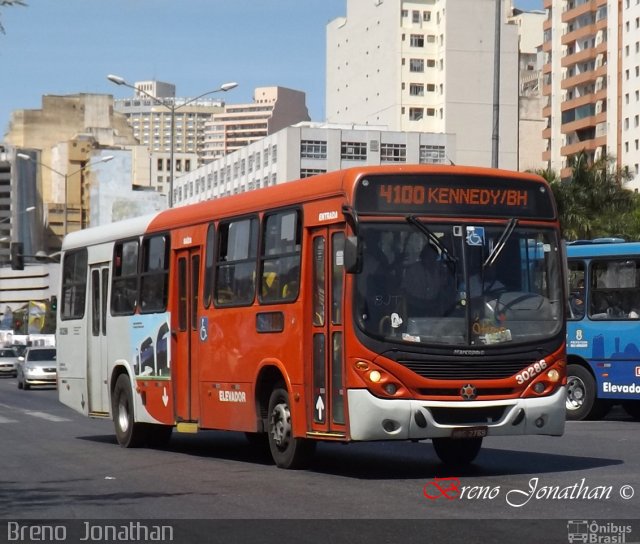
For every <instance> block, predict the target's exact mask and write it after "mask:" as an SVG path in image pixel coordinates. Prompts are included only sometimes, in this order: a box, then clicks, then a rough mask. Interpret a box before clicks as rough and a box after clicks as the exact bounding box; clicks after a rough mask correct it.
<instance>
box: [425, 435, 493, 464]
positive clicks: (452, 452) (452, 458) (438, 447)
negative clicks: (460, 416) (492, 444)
mask: <svg viewBox="0 0 640 544" xmlns="http://www.w3.org/2000/svg"><path fill="white" fill-rule="evenodd" d="M432 442H433V449H434V450H435V451H436V455H437V456H438V458H439V459H440V461H442V462H443V463H444V464H445V465H450V466H455V467H462V466H465V465H469V464H471V463H472V462H473V460H474V459H475V458H476V457H477V456H478V454H479V453H480V448H481V447H482V438H462V439H453V438H433V439H432Z"/></svg>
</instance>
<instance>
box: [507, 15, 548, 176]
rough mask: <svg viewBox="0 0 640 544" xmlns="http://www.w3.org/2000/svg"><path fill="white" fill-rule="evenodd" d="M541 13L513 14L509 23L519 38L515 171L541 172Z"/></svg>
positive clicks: (543, 165)
mask: <svg viewBox="0 0 640 544" xmlns="http://www.w3.org/2000/svg"><path fill="white" fill-rule="evenodd" d="M545 17H546V16H545V13H544V11H521V10H518V9H514V10H513V15H512V17H511V18H510V19H509V20H510V21H511V22H513V23H514V24H515V25H516V26H517V27H518V36H519V43H518V48H519V68H518V70H519V74H520V75H519V80H520V89H519V105H518V170H521V171H523V170H542V169H544V168H546V166H547V165H546V163H545V162H544V161H543V160H542V154H543V152H544V140H543V139H542V131H543V130H544V129H545V127H546V119H545V118H544V116H543V115H542V110H543V109H544V98H543V96H542V65H543V60H542V59H543V56H542V40H543V30H542V25H543V23H544V20H545Z"/></svg>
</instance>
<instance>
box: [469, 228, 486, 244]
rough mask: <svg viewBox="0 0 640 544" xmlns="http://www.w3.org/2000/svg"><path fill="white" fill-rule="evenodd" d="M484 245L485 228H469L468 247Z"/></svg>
mask: <svg viewBox="0 0 640 544" xmlns="http://www.w3.org/2000/svg"><path fill="white" fill-rule="evenodd" d="M483 244H484V227H467V245H470V246H481V245H483Z"/></svg>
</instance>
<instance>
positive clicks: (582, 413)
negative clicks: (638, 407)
mask: <svg viewBox="0 0 640 544" xmlns="http://www.w3.org/2000/svg"><path fill="white" fill-rule="evenodd" d="M566 406H567V419H569V420H572V421H581V420H583V419H600V418H601V417H604V416H605V415H606V414H607V412H608V411H609V409H610V408H611V403H609V402H606V401H603V400H600V399H597V398H596V381H595V379H594V378H593V376H592V375H591V372H589V371H588V370H587V369H586V368H584V367H583V366H581V365H569V366H568V367H567V400H566Z"/></svg>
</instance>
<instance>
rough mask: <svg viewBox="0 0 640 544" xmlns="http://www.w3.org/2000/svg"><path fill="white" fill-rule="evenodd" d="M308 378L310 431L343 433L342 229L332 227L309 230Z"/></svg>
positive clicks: (332, 433)
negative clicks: (310, 357) (310, 294)
mask: <svg viewBox="0 0 640 544" xmlns="http://www.w3.org/2000/svg"><path fill="white" fill-rule="evenodd" d="M312 245H313V255H312V259H313V263H312V266H311V269H312V271H311V274H312V278H311V288H312V292H313V296H312V304H311V312H312V316H311V323H312V327H311V345H312V353H313V357H312V359H311V361H310V362H309V364H310V365H311V367H310V368H307V375H308V377H309V378H310V379H307V380H306V382H307V383H308V384H310V386H311V391H309V392H308V393H309V399H310V400H311V403H310V406H309V410H310V411H311V412H312V414H309V421H310V422H311V433H310V434H311V435H314V434H316V435H318V436H327V437H331V436H334V437H336V438H338V437H343V436H344V435H345V388H344V357H343V311H342V308H343V291H344V289H343V287H344V232H342V231H341V230H338V229H334V228H327V229H316V230H314V231H313V233H312Z"/></svg>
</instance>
